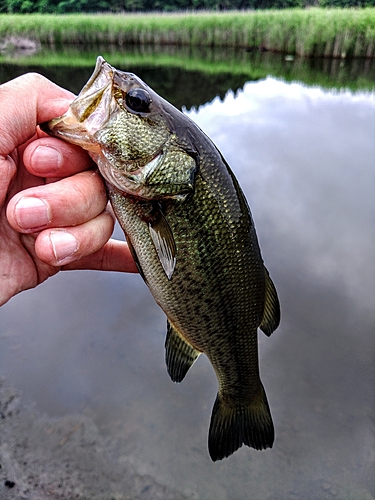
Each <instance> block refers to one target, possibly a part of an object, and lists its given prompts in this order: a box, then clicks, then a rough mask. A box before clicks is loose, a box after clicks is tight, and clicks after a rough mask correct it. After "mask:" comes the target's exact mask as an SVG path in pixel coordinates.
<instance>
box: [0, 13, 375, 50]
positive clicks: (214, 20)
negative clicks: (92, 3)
mask: <svg viewBox="0 0 375 500" xmlns="http://www.w3.org/2000/svg"><path fill="white" fill-rule="evenodd" d="M10 36H23V37H29V38H31V39H35V40H38V41H40V42H41V43H42V44H48V45H65V44H83V45H90V44H93V43H96V44H99V43H113V44H116V45H119V46H126V45H131V44H176V45H183V46H208V47H246V48H253V47H255V48H259V47H261V48H262V49H267V50H272V51H278V52H283V53H288V54H298V55H303V56H333V57H351V56H354V57H374V55H375V8H365V9H319V8H312V9H286V10H267V11H254V12H236V11H229V12H224V13H219V12H200V13H177V14H176V13H174V14H155V13H152V14H117V15H115V14H100V15H99V14H98V15H96V14H91V15H86V14H71V15H59V16H57V15H42V14H27V15H11V14H2V15H0V40H1V39H6V38H7V37H10Z"/></svg>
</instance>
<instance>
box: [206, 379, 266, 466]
mask: <svg viewBox="0 0 375 500" xmlns="http://www.w3.org/2000/svg"><path fill="white" fill-rule="evenodd" d="M274 438H275V431H274V427H273V422H272V417H271V413H270V409H269V406H268V402H267V397H266V393H265V391H264V389H263V386H261V391H260V394H259V396H258V397H256V398H254V400H253V401H252V403H251V404H249V405H248V406H241V405H229V404H227V403H225V401H224V400H223V399H222V398H221V397H220V395H219V394H218V395H217V397H216V401H215V404H214V407H213V410H212V416H211V423H210V430H209V435H208V450H209V453H210V457H211V459H212V460H213V461H214V462H215V461H216V460H221V459H223V458H225V457H228V456H229V455H231V454H232V453H234V452H235V451H236V450H238V448H240V447H241V446H242V445H243V444H245V445H247V446H251V447H252V448H255V449H256V450H264V449H266V448H272V445H273V441H274Z"/></svg>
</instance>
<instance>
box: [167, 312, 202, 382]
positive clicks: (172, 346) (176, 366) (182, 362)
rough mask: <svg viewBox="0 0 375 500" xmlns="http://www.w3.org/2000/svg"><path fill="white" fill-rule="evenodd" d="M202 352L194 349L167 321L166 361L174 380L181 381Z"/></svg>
mask: <svg viewBox="0 0 375 500" xmlns="http://www.w3.org/2000/svg"><path fill="white" fill-rule="evenodd" d="M199 354H200V352H199V351H197V350H196V349H194V347H193V346H191V345H190V344H189V343H188V342H187V341H186V340H185V339H184V338H183V337H182V336H181V335H180V334H179V333H178V331H177V330H176V329H175V328H174V327H173V326H172V325H171V324H170V323H169V321H167V338H166V340H165V362H166V364H167V370H168V373H169V375H170V377H171V379H172V381H173V382H181V381H182V380H183V379H184V377H185V375H186V374H187V372H188V370H189V368H190V367H191V366H192V365H193V363H194V362H195V360H196V359H197V357H198V356H199Z"/></svg>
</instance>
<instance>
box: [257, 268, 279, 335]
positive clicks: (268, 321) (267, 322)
mask: <svg viewBox="0 0 375 500" xmlns="http://www.w3.org/2000/svg"><path fill="white" fill-rule="evenodd" d="M264 271H265V275H266V300H265V302H264V311H263V318H262V322H261V324H260V327H259V328H260V329H261V330H262V332H264V333H265V334H266V335H268V337H269V336H270V335H271V333H272V332H273V331H275V330H276V328H277V327H278V326H279V323H280V304H279V299H278V297H277V292H276V288H275V285H274V284H273V281H272V280H271V277H270V275H269V273H268V271H267V269H266V268H264Z"/></svg>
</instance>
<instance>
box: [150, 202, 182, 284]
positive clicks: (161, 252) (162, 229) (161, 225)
mask: <svg viewBox="0 0 375 500" xmlns="http://www.w3.org/2000/svg"><path fill="white" fill-rule="evenodd" d="M148 228H149V231H150V236H151V239H152V242H153V244H154V246H155V250H156V253H157V254H158V257H159V260H160V263H161V265H162V267H163V269H164V272H165V274H166V275H167V277H168V279H169V280H170V279H171V278H172V274H173V271H174V268H175V265H176V255H177V248H176V243H175V241H174V237H173V234H172V230H171V228H170V227H169V224H168V221H167V219H166V218H165V217H164V215H163V213H162V211H161V210H160V209H159V211H158V216H157V217H155V218H153V219H152V220H151V221H150V222H149V225H148Z"/></svg>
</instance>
